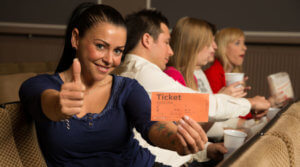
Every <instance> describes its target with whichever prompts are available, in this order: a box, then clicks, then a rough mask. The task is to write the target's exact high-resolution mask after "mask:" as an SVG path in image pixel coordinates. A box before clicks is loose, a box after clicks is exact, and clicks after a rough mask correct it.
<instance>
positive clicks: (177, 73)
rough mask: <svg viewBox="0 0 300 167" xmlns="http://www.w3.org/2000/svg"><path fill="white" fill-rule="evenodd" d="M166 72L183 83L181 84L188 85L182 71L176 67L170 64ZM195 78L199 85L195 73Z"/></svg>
mask: <svg viewBox="0 0 300 167" xmlns="http://www.w3.org/2000/svg"><path fill="white" fill-rule="evenodd" d="M164 72H165V73H166V74H167V75H168V76H169V77H172V78H173V79H174V80H175V81H177V82H179V83H181V85H183V86H186V83H185V80H184V77H183V75H182V74H181V72H180V71H178V70H177V69H176V68H175V67H172V66H168V67H167V68H166V69H165V70H164ZM194 79H195V81H196V85H198V81H197V78H196V76H195V75H194Z"/></svg>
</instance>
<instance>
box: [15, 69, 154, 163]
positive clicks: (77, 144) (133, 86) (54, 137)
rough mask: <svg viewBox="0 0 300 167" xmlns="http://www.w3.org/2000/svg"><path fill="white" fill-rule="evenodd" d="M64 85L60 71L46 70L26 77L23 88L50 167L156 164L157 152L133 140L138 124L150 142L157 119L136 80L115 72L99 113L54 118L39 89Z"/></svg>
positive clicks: (145, 94)
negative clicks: (153, 118) (49, 115)
mask: <svg viewBox="0 0 300 167" xmlns="http://www.w3.org/2000/svg"><path fill="white" fill-rule="evenodd" d="M62 84H63V81H62V80H61V78H60V77H59V75H58V74H57V73H56V74H54V75H48V74H43V75H38V76H36V77H33V78H31V79H29V80H27V81H25V82H24V83H23V84H22V86H21V88H20V91H19V95H20V99H21V102H22V104H23V108H24V110H25V111H26V112H29V113H30V114H31V115H32V117H33V118H34V120H35V123H36V130H37V135H38V139H39V144H40V147H41V150H42V152H43V155H44V157H45V159H46V163H47V165H48V166H50V167H52V166H53V167H57V166H66V167H69V166H72V167H77V166H88V167H93V166H95V167H96V166H97V167H99V166H122V167H123V166H130V167H144V166H146V167H147V166H149V167H150V166H152V165H153V164H154V160H155V156H154V155H152V154H151V153H150V151H149V150H147V149H145V148H142V147H141V146H139V143H138V141H137V140H135V139H134V138H133V132H132V129H133V127H135V128H136V129H137V131H139V132H140V133H141V134H142V136H143V138H144V139H145V140H146V141H148V142H150V141H149V139H148V132H149V128H150V127H151V126H152V125H153V124H154V123H155V122H151V121H150V107H151V105H150V99H149V97H148V95H147V93H146V91H145V90H144V88H143V87H142V86H140V85H139V84H138V82H137V81H135V80H132V79H129V78H124V77H120V76H115V75H113V84H112V91H111V96H110V99H109V101H108V103H107V105H106V106H105V108H104V109H103V111H102V112H101V113H99V114H92V113H88V114H87V115H85V116H84V117H83V118H78V117H76V116H73V117H72V118H70V119H68V120H64V121H58V122H54V121H51V120H49V119H48V118H47V117H46V116H45V115H44V113H43V112H42V109H41V93H42V92H43V91H44V90H46V89H55V90H58V91H59V90H60V88H61V85H62ZM99 100H101V99H99ZM150 143H151V142H150Z"/></svg>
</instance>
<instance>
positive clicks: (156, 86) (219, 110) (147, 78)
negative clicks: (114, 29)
mask: <svg viewBox="0 0 300 167" xmlns="http://www.w3.org/2000/svg"><path fill="white" fill-rule="evenodd" d="M116 74H119V75H121V76H124V77H129V78H132V79H136V80H137V81H138V82H139V83H140V84H141V85H142V86H143V87H144V88H145V90H146V91H147V93H148V95H149V97H150V98H151V93H152V92H182V93H199V92H197V91H195V90H192V89H190V88H187V87H185V86H183V85H181V84H180V83H179V82H176V81H175V80H174V79H173V78H171V77H169V76H168V75H166V74H165V73H164V72H163V71H162V70H161V69H160V68H159V67H158V66H157V65H155V64H153V63H151V62H149V61H148V60H146V59H144V58H142V57H140V56H137V55H133V54H127V55H126V58H125V60H124V62H123V63H122V65H121V66H120V67H119V68H118V69H117V70H116ZM250 108H251V105H250V103H249V101H248V100H246V99H237V98H233V97H230V96H227V95H221V94H220V95H210V96H209V118H210V120H224V119H228V118H232V117H238V116H239V115H246V114H247V113H248V112H249V111H250ZM237 109H238V110H237ZM233 111H238V112H233ZM134 133H135V138H136V139H137V140H138V141H139V143H140V145H141V146H143V147H145V148H148V149H149V150H150V151H151V153H152V154H154V155H155V156H156V159H155V161H157V162H161V163H164V164H166V165H171V166H181V165H182V164H184V163H186V162H187V161H189V160H191V159H192V157H193V158H194V159H198V160H199V161H207V160H209V159H207V146H208V145H209V144H210V143H209V142H207V143H206V145H205V149H204V150H203V151H200V152H198V153H197V154H194V155H186V156H179V155H178V154H177V153H176V152H175V151H170V150H166V149H162V148H158V147H154V146H151V145H149V144H148V143H147V142H146V141H145V140H143V138H142V137H141V136H140V134H139V133H138V132H136V131H135V130H134Z"/></svg>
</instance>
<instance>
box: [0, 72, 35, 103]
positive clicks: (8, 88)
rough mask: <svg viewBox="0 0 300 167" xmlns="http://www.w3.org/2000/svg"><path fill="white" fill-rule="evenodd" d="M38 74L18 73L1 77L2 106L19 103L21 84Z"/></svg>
mask: <svg viewBox="0 0 300 167" xmlns="http://www.w3.org/2000/svg"><path fill="white" fill-rule="evenodd" d="M35 75H36V73H17V74H8V75H0V81H1V82H0V92H1V93H0V104H3V103H8V102H14V101H19V88H20V86H21V84H22V83H23V82H24V81H25V80H27V79H28V78H30V77H33V76H35Z"/></svg>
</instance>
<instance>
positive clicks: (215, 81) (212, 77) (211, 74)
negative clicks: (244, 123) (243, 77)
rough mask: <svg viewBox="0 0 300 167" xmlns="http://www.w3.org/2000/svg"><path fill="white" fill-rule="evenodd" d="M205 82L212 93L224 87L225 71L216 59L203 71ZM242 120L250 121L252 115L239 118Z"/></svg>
mask: <svg viewBox="0 0 300 167" xmlns="http://www.w3.org/2000/svg"><path fill="white" fill-rule="evenodd" d="M204 73H205V75H206V77H207V80H208V82H209V84H210V87H211V90H212V91H213V93H218V92H219V91H220V89H222V88H223V87H224V86H226V82H225V71H224V68H223V66H222V64H221V62H220V61H219V60H218V59H216V60H215V61H214V63H213V65H212V66H210V67H209V68H208V69H207V70H205V71H204ZM240 118H243V119H251V118H252V115H251V113H250V112H249V114H247V115H246V116H243V117H242V116H240Z"/></svg>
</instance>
